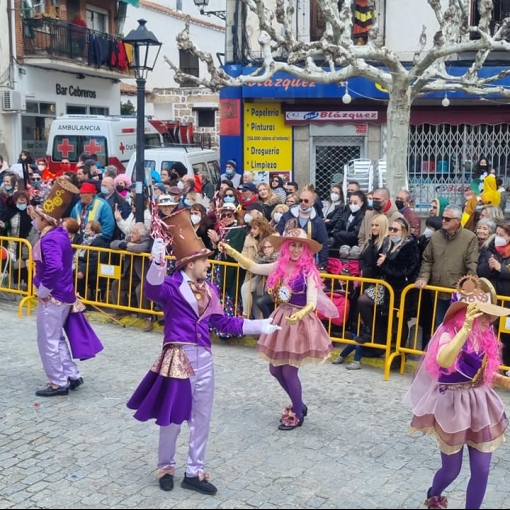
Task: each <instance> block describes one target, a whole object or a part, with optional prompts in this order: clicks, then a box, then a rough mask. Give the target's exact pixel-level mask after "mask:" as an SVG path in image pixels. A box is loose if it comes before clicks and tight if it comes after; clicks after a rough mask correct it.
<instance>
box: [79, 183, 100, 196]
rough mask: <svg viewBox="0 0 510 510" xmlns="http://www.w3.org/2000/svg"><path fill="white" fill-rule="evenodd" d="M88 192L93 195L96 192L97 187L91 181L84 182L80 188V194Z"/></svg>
mask: <svg viewBox="0 0 510 510" xmlns="http://www.w3.org/2000/svg"><path fill="white" fill-rule="evenodd" d="M83 193H90V194H91V195H95V194H96V193H97V188H96V187H95V186H94V185H93V184H92V183H91V182H84V183H83V184H82V185H81V188H80V194H82V195H83Z"/></svg>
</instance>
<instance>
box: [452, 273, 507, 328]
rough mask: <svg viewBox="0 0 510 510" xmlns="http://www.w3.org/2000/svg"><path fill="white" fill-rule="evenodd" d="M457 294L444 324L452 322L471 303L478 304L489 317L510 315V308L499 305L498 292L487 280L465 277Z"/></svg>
mask: <svg viewBox="0 0 510 510" xmlns="http://www.w3.org/2000/svg"><path fill="white" fill-rule="evenodd" d="M456 287H457V292H456V293H455V295H454V297H453V299H454V300H456V301H454V302H453V303H452V304H451V305H450V307H449V308H448V310H447V311H446V313H445V316H444V319H443V322H447V321H448V320H450V319H451V318H452V317H453V316H454V315H455V314H456V313H457V312H458V311H459V310H462V309H463V308H467V307H468V306H469V305H470V304H471V303H476V305H477V308H478V310H480V311H481V312H483V313H486V314H487V315H492V316H494V318H496V317H504V316H505V315H510V308H503V307H502V306H499V305H497V304H496V303H497V301H498V299H497V296H496V290H495V289H494V287H493V285H492V284H491V282H489V280H487V279H486V278H478V277H477V276H472V275H467V276H463V277H462V278H461V279H460V280H459V281H458V282H457V286H456Z"/></svg>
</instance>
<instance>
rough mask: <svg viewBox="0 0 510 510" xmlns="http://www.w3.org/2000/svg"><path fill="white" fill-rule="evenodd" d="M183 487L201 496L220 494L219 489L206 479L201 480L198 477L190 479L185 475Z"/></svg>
mask: <svg viewBox="0 0 510 510" xmlns="http://www.w3.org/2000/svg"><path fill="white" fill-rule="evenodd" d="M181 487H182V488H183V489H189V490H191V491H197V492H200V493H201V494H209V495H211V496H212V495H213V494H216V492H218V489H217V488H216V487H215V486H214V485H213V484H212V483H211V482H208V481H207V480H206V479H205V478H204V479H203V480H200V478H199V477H198V476H192V477H188V475H186V474H184V480H183V481H182V482H181Z"/></svg>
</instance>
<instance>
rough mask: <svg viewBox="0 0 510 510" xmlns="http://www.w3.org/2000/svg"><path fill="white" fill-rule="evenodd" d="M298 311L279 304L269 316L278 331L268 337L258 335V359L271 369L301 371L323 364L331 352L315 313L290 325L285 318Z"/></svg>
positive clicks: (324, 329)
mask: <svg viewBox="0 0 510 510" xmlns="http://www.w3.org/2000/svg"><path fill="white" fill-rule="evenodd" d="M300 309H301V307H298V306H292V305H290V304H280V305H279V306H278V308H277V309H276V310H275V311H274V312H273V313H272V314H271V317H272V318H273V324H277V325H278V326H281V328H282V329H281V330H279V331H275V332H274V333H272V334H270V335H264V334H262V335H260V337H259V341H258V356H259V358H262V359H264V360H266V361H269V363H271V365H274V366H281V365H292V366H294V367H300V366H302V365H306V364H308V363H322V362H323V361H325V360H326V358H327V357H328V356H329V354H330V353H331V351H332V349H333V345H332V343H331V338H330V337H329V335H328V332H327V331H326V328H325V327H324V326H323V324H322V322H321V321H320V320H319V318H318V317H317V316H316V315H315V313H313V312H312V313H310V314H308V315H307V316H306V317H305V318H304V319H302V320H300V321H298V322H297V323H296V324H294V325H290V324H289V323H288V322H287V320H286V319H285V317H290V316H291V315H292V314H293V313H295V312H298V311H299V310H300Z"/></svg>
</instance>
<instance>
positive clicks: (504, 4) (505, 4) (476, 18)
mask: <svg viewBox="0 0 510 510" xmlns="http://www.w3.org/2000/svg"><path fill="white" fill-rule="evenodd" d="M492 4H493V8H492V19H491V22H490V24H489V28H490V32H491V34H494V32H496V31H497V30H498V29H499V27H500V26H501V24H502V23H503V20H504V19H505V18H508V17H509V16H510V0H492ZM478 23H480V13H479V12H478V0H471V25H474V26H477V25H478ZM471 39H480V36H479V34H471ZM506 39H507V40H508V36H507V37H506Z"/></svg>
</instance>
